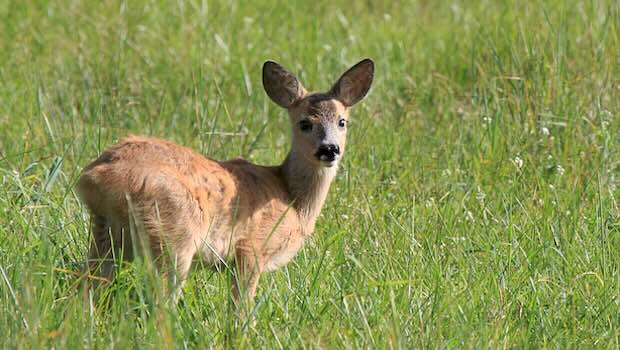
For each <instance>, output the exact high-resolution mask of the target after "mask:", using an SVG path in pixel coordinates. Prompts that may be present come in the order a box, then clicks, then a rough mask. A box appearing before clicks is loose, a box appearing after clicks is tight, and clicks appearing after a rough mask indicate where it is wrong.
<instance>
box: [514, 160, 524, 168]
mask: <svg viewBox="0 0 620 350" xmlns="http://www.w3.org/2000/svg"><path fill="white" fill-rule="evenodd" d="M513 162H514V163H515V166H516V167H517V168H518V169H521V168H523V159H521V158H520V157H515V159H514V160H513Z"/></svg>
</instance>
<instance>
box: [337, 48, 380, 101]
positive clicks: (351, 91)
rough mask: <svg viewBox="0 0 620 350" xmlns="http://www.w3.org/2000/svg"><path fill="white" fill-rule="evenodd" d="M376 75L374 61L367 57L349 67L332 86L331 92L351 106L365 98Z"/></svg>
mask: <svg viewBox="0 0 620 350" xmlns="http://www.w3.org/2000/svg"><path fill="white" fill-rule="evenodd" d="M374 75H375V64H374V62H373V61H372V60H371V59H369V58H366V59H364V60H362V61H360V62H359V63H357V64H356V65H354V66H353V67H351V68H349V70H348V71H346V72H345V73H344V74H343V75H342V76H341V77H340V79H338V81H337V82H336V84H334V86H333V87H332V88H331V90H330V93H331V94H333V95H334V96H335V98H336V99H337V100H339V101H340V102H342V104H344V105H345V106H347V107H351V106H353V105H354V104H356V103H358V102H359V101H360V100H361V99H363V98H364V97H365V96H366V94H367V93H368V90H370V86H371V85H372V79H373V77H374Z"/></svg>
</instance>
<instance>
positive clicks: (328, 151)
mask: <svg viewBox="0 0 620 350" xmlns="http://www.w3.org/2000/svg"><path fill="white" fill-rule="evenodd" d="M339 154H340V147H338V145H321V146H319V150H318V151H317V152H316V157H317V158H318V159H319V160H324V161H328V162H333V161H334V160H335V159H336V156H337V155H339Z"/></svg>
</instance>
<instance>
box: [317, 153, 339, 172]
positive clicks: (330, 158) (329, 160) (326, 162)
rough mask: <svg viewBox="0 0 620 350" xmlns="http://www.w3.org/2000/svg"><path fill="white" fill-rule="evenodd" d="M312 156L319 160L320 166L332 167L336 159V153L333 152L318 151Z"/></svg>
mask: <svg viewBox="0 0 620 350" xmlns="http://www.w3.org/2000/svg"><path fill="white" fill-rule="evenodd" d="M314 156H315V157H316V159H318V160H319V162H320V163H321V165H322V166H324V167H327V168H331V167H333V166H334V165H336V163H337V161H338V155H337V154H335V153H333V152H322V151H318V152H316V154H315V155H314Z"/></svg>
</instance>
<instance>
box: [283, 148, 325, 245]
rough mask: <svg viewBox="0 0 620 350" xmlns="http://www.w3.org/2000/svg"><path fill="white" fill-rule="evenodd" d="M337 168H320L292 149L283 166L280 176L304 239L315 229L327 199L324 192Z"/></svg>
mask: <svg viewBox="0 0 620 350" xmlns="http://www.w3.org/2000/svg"><path fill="white" fill-rule="evenodd" d="M336 169H337V166H333V167H331V168H326V167H320V166H317V165H316V164H315V163H313V162H311V161H310V160H308V159H307V156H305V155H303V154H300V153H299V152H296V151H295V150H294V149H293V150H291V152H290V153H289V154H288V156H287V157H286V159H285V160H284V163H283V164H282V174H283V176H284V180H285V182H286V185H287V187H288V191H289V193H290V195H291V197H292V199H293V204H292V206H293V208H294V209H295V210H296V211H297V214H298V215H299V218H300V219H301V221H302V226H303V230H304V234H305V235H310V234H311V233H312V232H313V231H314V225H315V223H316V220H317V218H318V216H319V214H320V213H321V208H323V204H324V203H325V199H326V198H327V192H328V191H329V186H330V185H331V183H332V180H333V179H334V177H335V176H336Z"/></svg>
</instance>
